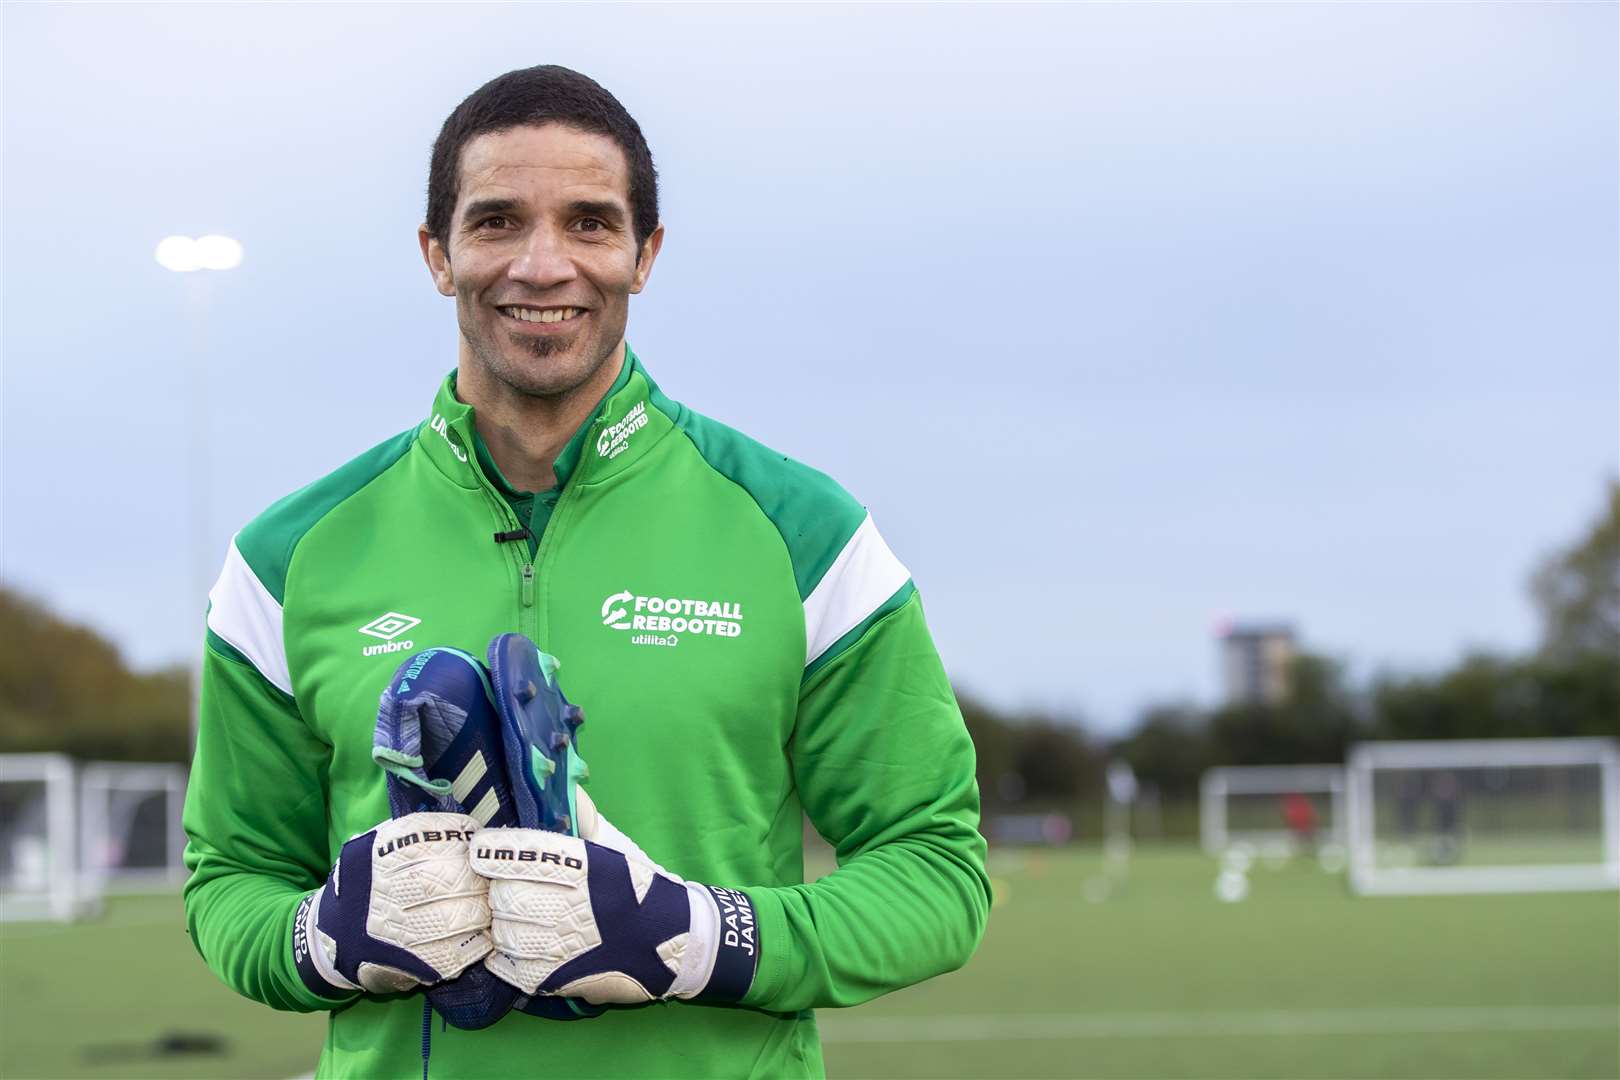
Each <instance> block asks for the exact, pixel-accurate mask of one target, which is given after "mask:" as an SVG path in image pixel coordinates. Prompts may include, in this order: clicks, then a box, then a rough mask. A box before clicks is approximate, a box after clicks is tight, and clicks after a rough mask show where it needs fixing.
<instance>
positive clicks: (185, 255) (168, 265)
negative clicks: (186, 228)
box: [154, 236, 203, 274]
mask: <svg viewBox="0 0 1620 1080" xmlns="http://www.w3.org/2000/svg"><path fill="white" fill-rule="evenodd" d="M154 254H155V255H156V257H157V261H158V265H160V266H162V267H163V268H164V269H165V270H174V271H176V272H177V273H183V274H184V273H190V272H191V271H193V270H201V269H202V265H203V264H202V261H201V259H199V258H198V253H197V241H195V240H193V239H192V238H191V237H189V236H165V237H164V238H163V239H162V240H160V241H158V246H157V251H156V252H154Z"/></svg>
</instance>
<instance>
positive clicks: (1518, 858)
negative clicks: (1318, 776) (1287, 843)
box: [1347, 738, 1620, 895]
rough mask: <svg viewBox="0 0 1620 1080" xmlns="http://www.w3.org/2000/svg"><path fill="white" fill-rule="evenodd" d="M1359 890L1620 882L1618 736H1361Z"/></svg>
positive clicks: (1353, 796) (1353, 823) (1353, 822)
mask: <svg viewBox="0 0 1620 1080" xmlns="http://www.w3.org/2000/svg"><path fill="white" fill-rule="evenodd" d="M1347 776H1348V781H1349V783H1348V792H1347V794H1348V815H1347V823H1348V826H1349V847H1350V885H1351V888H1352V889H1354V890H1355V891H1356V892H1357V893H1359V894H1362V895H1411V894H1428V893H1433V894H1441V893H1492V892H1561V891H1574V890H1586V889H1615V888H1620V742H1617V741H1616V740H1613V739H1603V738H1585V739H1481V740H1447V741H1432V742H1430V741H1423V742H1417V741H1414V742H1374V743H1360V744H1358V745H1356V746H1355V747H1353V748H1352V750H1351V753H1350V759H1349V764H1348V769H1347Z"/></svg>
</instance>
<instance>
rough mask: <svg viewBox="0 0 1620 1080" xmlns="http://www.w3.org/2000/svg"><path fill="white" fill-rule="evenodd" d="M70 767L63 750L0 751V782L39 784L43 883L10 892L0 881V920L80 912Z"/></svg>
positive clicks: (57, 917) (73, 777) (60, 916)
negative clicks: (42, 788) (42, 789)
mask: <svg viewBox="0 0 1620 1080" xmlns="http://www.w3.org/2000/svg"><path fill="white" fill-rule="evenodd" d="M75 773H76V770H75V768H74V765H73V759H72V758H70V757H68V756H67V755H66V754H0V783H18V784H29V783H43V784H44V785H45V849H46V851H45V856H46V866H45V888H44V889H43V890H41V891H39V892H33V891H30V892H12V891H10V890H6V889H4V888H3V887H0V921H5V922H13V921H17V922H21V921H29V920H39V919H52V920H56V921H60V922H67V921H70V920H72V919H74V918H77V917H78V915H79V914H80V901H81V889H80V887H79V880H78V879H79V874H78V852H77V849H76V847H75V844H76V841H77V840H78V836H77V832H78V828H77V821H76V820H75V818H76V811H77V809H78V807H77V803H76V802H75V792H76V788H77V776H76V775H75Z"/></svg>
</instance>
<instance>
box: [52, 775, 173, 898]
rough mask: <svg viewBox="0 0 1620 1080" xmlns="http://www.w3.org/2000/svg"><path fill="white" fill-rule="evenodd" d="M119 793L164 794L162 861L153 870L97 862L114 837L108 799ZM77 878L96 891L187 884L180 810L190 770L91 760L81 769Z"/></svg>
mask: <svg viewBox="0 0 1620 1080" xmlns="http://www.w3.org/2000/svg"><path fill="white" fill-rule="evenodd" d="M119 791H136V792H151V793H154V794H156V793H159V792H161V793H162V794H163V796H164V808H165V814H164V822H163V825H164V833H163V849H164V862H163V865H162V866H152V867H107V866H102V865H99V863H98V862H97V859H98V852H100V851H101V850H102V848H103V845H104V844H105V842H106V840H107V838H108V837H109V836H110V835H111V833H112V820H111V815H110V813H109V809H110V797H111V796H112V794H113V793H115V792H119ZM78 796H79V859H78V865H79V874H80V877H81V880H82V882H83V884H84V887H85V888H86V891H88V892H92V893H105V892H140V891H145V890H154V889H170V888H174V887H175V886H177V885H179V884H181V883H183V882H184V881H185V876H186V871H185V863H184V861H183V859H184V855H185V834H184V829H183V826H182V825H181V812H182V810H183V804H184V802H185V796H186V770H185V768H184V767H183V766H181V765H175V764H165V763H156V762H133V761H130V762H125V761H91V762H86V763H85V764H84V765H82V766H81V767H80V769H79V783H78Z"/></svg>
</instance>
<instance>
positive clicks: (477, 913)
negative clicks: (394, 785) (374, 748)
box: [292, 813, 490, 1000]
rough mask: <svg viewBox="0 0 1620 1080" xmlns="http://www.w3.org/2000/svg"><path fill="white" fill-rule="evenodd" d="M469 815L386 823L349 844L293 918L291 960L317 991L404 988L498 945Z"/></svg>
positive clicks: (457, 969)
mask: <svg viewBox="0 0 1620 1080" xmlns="http://www.w3.org/2000/svg"><path fill="white" fill-rule="evenodd" d="M477 831H478V822H477V820H476V819H474V818H472V817H469V816H468V815H466V814H449V813H419V814H409V815H407V816H405V817H401V818H396V819H394V820H393V821H385V822H383V823H382V824H381V825H378V826H377V827H376V828H375V829H372V830H371V831H370V832H366V833H361V834H360V835H359V836H356V837H354V838H353V839H351V840H349V842H348V843H346V844H344V845H343V850H342V852H340V853H339V855H338V861H337V863H336V864H335V865H334V866H333V867H332V873H331V875H330V876H329V877H328V878H327V879H326V884H325V885H324V886H322V887H321V888H320V889H317V890H316V891H315V892H312V893H310V894H309V895H308V896H306V897H305V898H304V901H303V903H301V904H300V905H299V906H298V911H297V914H296V915H295V916H294V918H293V931H292V933H293V941H292V946H293V961H294V963H295V965H296V966H297V968H298V974H299V977H300V978H302V979H303V981H304V985H305V986H307V987H308V988H309V989H310V991H311V992H312V993H314V994H316V995H318V996H319V997H323V998H327V999H329V1000H337V999H343V998H346V997H350V996H352V995H353V994H354V993H355V992H357V991H361V990H364V991H369V992H370V993H373V994H389V993H402V992H405V991H408V990H413V989H415V988H416V987H418V986H429V985H432V984H434V983H437V982H440V981H442V980H444V979H451V978H454V977H455V976H457V975H459V974H461V972H462V971H463V970H464V969H466V968H467V967H469V966H471V965H472V964H475V963H477V962H478V961H479V960H481V959H483V958H484V956H485V954H487V953H488V952H489V950H490V937H489V932H488V926H489V902H488V899H487V886H486V884H485V883H484V881H482V880H481V879H480V878H479V877H478V876H477V875H476V874H474V873H473V872H472V870H471V868H470V867H469V866H468V847H469V844H468V841H469V840H470V839H471V838H472V836H473V835H474V833H476V832H477Z"/></svg>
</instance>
